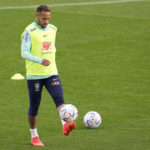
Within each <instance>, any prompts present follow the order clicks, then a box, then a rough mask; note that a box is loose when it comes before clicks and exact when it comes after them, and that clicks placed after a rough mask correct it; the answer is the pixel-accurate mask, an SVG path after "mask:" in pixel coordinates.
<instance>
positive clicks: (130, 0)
mask: <svg viewBox="0 0 150 150" xmlns="http://www.w3.org/2000/svg"><path fill="white" fill-rule="evenodd" d="M142 1H149V0H115V1H101V2H100V1H96V2H79V3H64V4H48V5H50V6H51V7H66V6H81V5H101V4H113V3H125V2H142ZM149 2H150V1H149ZM37 6H38V5H31V6H7V7H0V10H8V9H31V8H37Z"/></svg>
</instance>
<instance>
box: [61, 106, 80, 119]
mask: <svg viewBox="0 0 150 150" xmlns="http://www.w3.org/2000/svg"><path fill="white" fill-rule="evenodd" d="M59 115H60V117H61V119H62V120H64V121H67V122H72V121H74V120H75V119H76V118H77V117H78V110H77V108H76V107H75V106H74V105H72V104H65V105H64V106H63V107H62V108H61V109H60V111H59Z"/></svg>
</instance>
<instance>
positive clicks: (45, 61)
mask: <svg viewBox="0 0 150 150" xmlns="http://www.w3.org/2000/svg"><path fill="white" fill-rule="evenodd" d="M49 64H50V62H49V60H47V59H43V60H42V65H43V66H48V65H49Z"/></svg>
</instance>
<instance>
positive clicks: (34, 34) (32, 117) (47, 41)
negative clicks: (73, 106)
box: [21, 5, 76, 146]
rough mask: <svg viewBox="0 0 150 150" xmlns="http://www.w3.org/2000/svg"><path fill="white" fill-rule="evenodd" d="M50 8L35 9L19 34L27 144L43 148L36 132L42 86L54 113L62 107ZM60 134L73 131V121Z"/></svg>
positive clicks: (66, 124)
mask: <svg viewBox="0 0 150 150" xmlns="http://www.w3.org/2000/svg"><path fill="white" fill-rule="evenodd" d="M50 17H51V9H50V8H49V7H48V6H47V5H40V6H39V7H37V11H36V20H35V21H34V22H33V23H31V24H30V25H28V26H27V27H26V28H25V30H24V32H23V34H22V44H21V56H22V57H23V58H24V59H26V76H27V84H28V91H29V98H30V106H29V113H28V120H29V126H30V132H31V144H32V145H33V146H44V144H43V143H42V142H41V140H40V138H39V135H38V132H37V116H38V109H39V106H40V101H41V93H42V88H43V86H45V87H46V89H47V91H48V92H49V94H50V95H51V97H52V99H53V101H54V103H55V105H56V108H57V111H58V112H59V110H60V108H61V107H62V106H63V105H64V104H65V102H64V98H63V89H62V84H61V81H60V79H59V75H58V71H57V67H56V62H55V53H56V48H55V37H56V31H57V28H56V27H55V26H54V25H52V24H48V23H49V20H50ZM61 122H62V125H63V134H64V135H69V133H70V132H71V131H72V130H73V129H75V127H76V123H75V122H71V123H69V122H65V121H63V120H61Z"/></svg>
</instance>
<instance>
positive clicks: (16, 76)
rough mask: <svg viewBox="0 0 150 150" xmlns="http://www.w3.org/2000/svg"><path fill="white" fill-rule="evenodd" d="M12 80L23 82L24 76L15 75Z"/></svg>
mask: <svg viewBox="0 0 150 150" xmlns="http://www.w3.org/2000/svg"><path fill="white" fill-rule="evenodd" d="M10 79H11V80H23V79H24V76H23V75H22V74H20V73H15V74H14V75H13V76H12V77H11V78H10Z"/></svg>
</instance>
